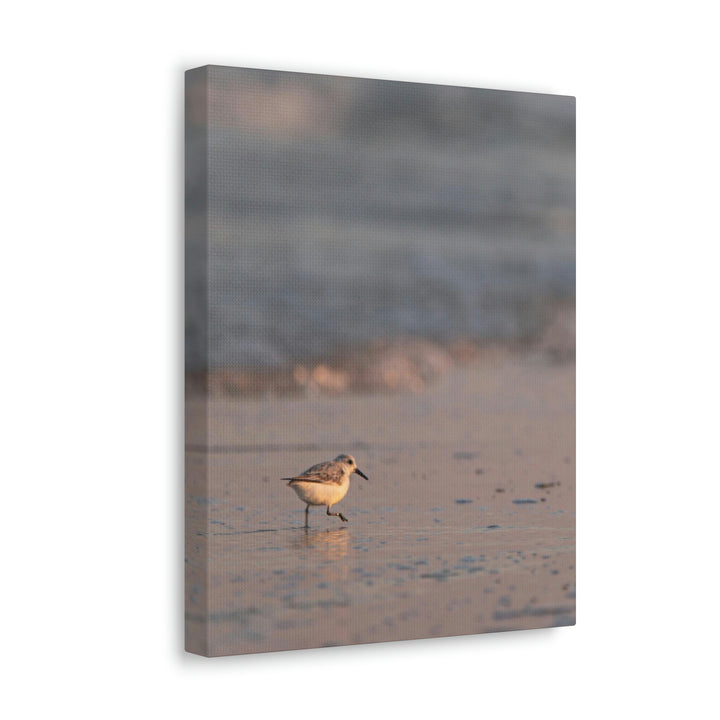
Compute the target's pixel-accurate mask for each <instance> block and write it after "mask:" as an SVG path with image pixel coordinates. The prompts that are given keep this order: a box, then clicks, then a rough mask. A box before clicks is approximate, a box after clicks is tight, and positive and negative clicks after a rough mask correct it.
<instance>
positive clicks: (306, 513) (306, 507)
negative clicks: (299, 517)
mask: <svg viewBox="0 0 720 720" xmlns="http://www.w3.org/2000/svg"><path fill="white" fill-rule="evenodd" d="M309 509H310V506H309V505H306V506H305V527H310V525H308V510H309Z"/></svg>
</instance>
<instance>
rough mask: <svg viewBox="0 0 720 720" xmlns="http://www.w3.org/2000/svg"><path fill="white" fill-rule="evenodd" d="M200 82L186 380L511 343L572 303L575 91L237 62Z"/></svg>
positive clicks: (193, 144) (193, 136)
mask: <svg viewBox="0 0 720 720" xmlns="http://www.w3.org/2000/svg"><path fill="white" fill-rule="evenodd" d="M191 84H192V83H191ZM208 88H209V89H208V91H207V95H203V97H204V98H205V97H207V99H208V113H207V118H206V119H204V120H203V121H202V122H200V121H197V122H196V123H195V124H193V123H192V122H191V123H190V127H191V131H190V132H189V134H188V149H187V156H188V163H187V168H188V169H187V172H188V177H189V182H188V188H189V190H188V197H187V212H188V228H189V231H188V241H187V242H188V254H187V260H186V262H187V265H188V283H187V287H186V292H187V297H188V301H187V308H188V311H187V339H188V342H187V364H188V368H189V369H198V368H201V367H203V366H205V365H209V366H210V367H222V366H254V367H257V366H272V367H275V366H281V365H287V364H289V363H291V362H294V361H297V360H306V359H308V358H313V357H322V356H324V355H327V354H329V353H331V352H333V351H334V350H336V349H338V348H346V347H348V346H349V347H353V346H357V345H362V344H363V343H365V342H367V341H369V340H372V339H375V338H378V337H393V336H398V335H415V336H422V337H428V338H432V339H436V340H441V341H445V340H451V339H454V338H458V337H472V338H477V339H490V338H499V339H512V338H517V337H519V336H523V335H526V334H529V333H532V332H533V331H534V330H535V329H537V325H538V323H539V321H540V318H541V317H542V308H543V307H544V305H545V304H546V303H547V301H549V300H554V299H557V298H567V297H572V296H573V295H574V290H575V237H574V207H575V206H574V172H575V169H574V100H573V99H572V98H567V97H559V96H558V97H554V96H547V95H532V94H525V93H502V92H498V91H487V90H472V89H467V88H447V87H440V86H431V85H416V84H407V83H389V82H382V81H372V80H354V79H347V78H331V77H324V76H306V75H296V74H291V73H264V72H262V71H249V70H238V69H232V68H210V71H209V84H208ZM191 89H192V88H191ZM190 95H191V96H192V93H190ZM191 109H192V108H191ZM203 132H206V135H204V136H203V135H202V133H203ZM198 138H199V139H198ZM205 154H206V156H207V160H205ZM205 163H206V164H205ZM204 171H207V188H208V195H207V200H208V206H207V224H206V225H205V221H204V214H203V213H204V205H203V203H204V194H203V193H204V190H203V188H204V185H203V182H202V177H200V176H202V173H203V172H204ZM195 175H198V176H199V177H200V180H199V181H198V182H196V181H195ZM203 228H204V229H206V232H207V235H206V236H205V234H204V233H203ZM205 313H207V314H208V315H209V320H210V322H209V327H208V328H207V332H208V333H209V334H208V335H207V336H206V335H205V332H206V329H205V325H206V324H207V323H206V320H205V317H204V316H205Z"/></svg>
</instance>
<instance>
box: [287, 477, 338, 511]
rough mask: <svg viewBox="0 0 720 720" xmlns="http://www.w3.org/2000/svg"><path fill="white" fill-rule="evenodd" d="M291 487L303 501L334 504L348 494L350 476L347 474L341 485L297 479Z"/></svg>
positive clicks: (313, 503) (311, 503)
mask: <svg viewBox="0 0 720 720" xmlns="http://www.w3.org/2000/svg"><path fill="white" fill-rule="evenodd" d="M290 487H291V488H292V489H293V490H294V491H295V492H296V493H297V496H298V497H299V498H300V499H301V500H302V501H303V502H306V503H308V504H310V505H334V504H335V503H337V502H340V501H341V500H342V499H343V498H344V497H345V495H346V494H347V491H348V488H349V487H350V478H349V476H347V475H346V476H345V477H344V478H343V481H342V484H341V485H336V484H335V483H318V482H307V481H303V480H295V481H294V482H293V483H292V485H291V486H290Z"/></svg>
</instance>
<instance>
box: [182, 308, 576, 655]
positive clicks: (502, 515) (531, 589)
mask: <svg viewBox="0 0 720 720" xmlns="http://www.w3.org/2000/svg"><path fill="white" fill-rule="evenodd" d="M573 322H574V319H573ZM186 408H187V412H186V414H187V429H186V440H187V445H186V498H187V509H186V513H187V517H186V561H185V562H186V578H187V583H186V613H187V614H186V647H187V649H188V650H190V651H193V652H198V653H201V654H205V655H210V656H217V655H228V654H240V653H253V652H266V651H274V650H290V649H298V648H311V647H322V646H332V645H345V644H355V643H366V642H383V641H389V640H407V639H412V638H425V637H439V636H448V635H462V634H471V633H484V632H495V631H502V630H518V629H527V628H539V627H549V626H561V625H572V624H574V623H575V364H574V362H573V361H572V360H570V361H567V360H565V361H561V362H560V361H557V360H556V361H553V360H552V359H551V358H550V359H549V358H548V356H547V353H545V354H543V353H539V352H536V353H525V354H512V355H502V357H500V358H499V359H498V360H497V361H492V359H488V358H485V359H484V360H483V359H480V360H477V361H474V362H470V363H468V364H466V365H464V366H455V367H452V368H451V369H449V370H448V371H447V372H445V373H444V374H442V375H441V376H440V377H439V378H438V379H437V380H436V381H434V382H433V383H432V384H431V385H429V386H428V387H427V388H425V389H423V390H422V391H421V392H417V393H412V392H405V393H398V394H369V395H368V394H365V395H360V394H352V393H346V394H340V395H338V396H336V397H328V396H322V395H320V396H317V397H267V398H265V399H247V398H243V399H238V398H229V397H225V396H211V397H210V399H209V400H205V399H203V398H202V397H200V396H197V395H192V394H191V395H190V396H188V398H187V405H186ZM341 452H347V453H351V454H353V455H354V456H355V458H356V460H357V463H358V466H359V467H360V469H361V470H363V472H364V473H365V474H367V475H368V476H369V478H370V481H369V482H366V481H365V480H363V479H361V478H360V477H358V476H357V475H353V478H352V481H351V486H350V491H349V492H348V494H347V496H346V497H345V498H344V499H343V500H342V501H341V502H340V503H339V504H338V505H337V506H335V507H334V508H333V510H334V511H341V512H342V513H343V514H344V515H345V516H346V517H347V518H348V520H349V522H348V523H342V522H340V520H339V518H336V517H327V516H326V515H325V510H324V508H311V510H310V528H309V529H305V528H303V523H304V510H305V506H304V504H303V503H302V502H301V501H300V500H299V499H298V498H297V497H296V495H295V493H294V492H293V491H292V490H291V489H290V488H289V487H287V485H286V484H285V483H284V482H282V481H281V478H283V477H288V476H292V475H295V474H298V473H299V472H301V471H303V470H304V469H306V468H307V467H309V466H311V465H313V464H314V463H317V462H320V461H322V460H327V459H332V458H334V457H335V456H336V455H337V454H339V453H341Z"/></svg>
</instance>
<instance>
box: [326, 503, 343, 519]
mask: <svg viewBox="0 0 720 720" xmlns="http://www.w3.org/2000/svg"><path fill="white" fill-rule="evenodd" d="M326 514H327V515H334V516H335V517H339V518H340V519H341V520H342V521H343V522H347V521H348V519H347V518H346V517H345V516H344V515H343V514H342V513H331V512H330V506H329V505H328V506H327V511H326Z"/></svg>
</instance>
